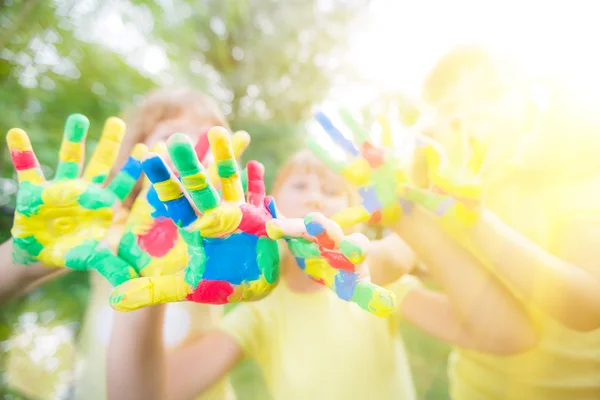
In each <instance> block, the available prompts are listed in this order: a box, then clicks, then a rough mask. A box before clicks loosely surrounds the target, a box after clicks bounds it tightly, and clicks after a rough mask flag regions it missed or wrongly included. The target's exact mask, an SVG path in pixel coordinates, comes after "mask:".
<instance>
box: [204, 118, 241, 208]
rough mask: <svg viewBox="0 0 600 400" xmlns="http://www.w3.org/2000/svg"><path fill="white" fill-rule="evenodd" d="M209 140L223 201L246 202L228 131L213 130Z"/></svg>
mask: <svg viewBox="0 0 600 400" xmlns="http://www.w3.org/2000/svg"><path fill="white" fill-rule="evenodd" d="M208 140H209V141H210V148H211V150H212V152H213V154H214V156H215V164H216V165H217V173H218V175H219V179H220V181H221V191H222V193H223V200H225V201H228V202H233V203H240V202H244V190H243V188H242V182H241V180H240V170H239V168H238V165H237V161H236V160H235V155H234V154H233V148H232V145H231V141H230V139H229V134H228V133H227V130H226V129H225V128H221V127H215V128H212V129H211V130H210V131H209V132H208Z"/></svg>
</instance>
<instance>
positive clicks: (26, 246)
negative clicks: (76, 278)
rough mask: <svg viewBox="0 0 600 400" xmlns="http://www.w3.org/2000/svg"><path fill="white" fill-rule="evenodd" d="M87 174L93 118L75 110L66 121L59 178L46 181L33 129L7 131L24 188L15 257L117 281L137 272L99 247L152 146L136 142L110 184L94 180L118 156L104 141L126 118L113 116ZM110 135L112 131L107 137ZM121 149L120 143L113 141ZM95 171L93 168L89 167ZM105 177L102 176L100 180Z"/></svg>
mask: <svg viewBox="0 0 600 400" xmlns="http://www.w3.org/2000/svg"><path fill="white" fill-rule="evenodd" d="M107 125H110V129H105V130H104V132H103V137H102V138H101V139H100V144H99V146H98V148H97V149H96V152H95V153H94V155H93V156H92V161H91V162H90V164H89V166H88V169H87V170H86V172H85V173H84V177H87V178H85V179H82V178H79V175H80V170H81V164H82V162H83V152H84V148H85V147H84V144H85V136H86V134H87V130H88V128H89V121H88V119H87V118H86V117H85V116H83V115H81V114H73V115H71V116H69V117H68V118H67V121H66V123H65V129H64V135H63V142H62V145H61V149H60V152H59V163H58V167H57V169H56V174H55V178H54V179H53V180H52V181H46V180H45V178H44V176H43V174H42V171H41V168H40V165H39V163H38V161H37V158H36V156H35V154H34V152H33V148H32V146H31V142H30V141H29V137H28V136H27V134H26V133H25V132H24V131H23V130H21V129H11V130H10V131H9V132H8V134H7V137H6V140H7V143H8V147H9V149H10V153H11V158H12V161H13V164H14V166H15V169H16V170H17V175H18V179H19V186H20V187H19V192H18V195H17V207H16V212H15V219H14V225H13V228H12V231H11V232H12V236H13V246H14V252H13V257H14V260H15V262H17V263H22V264H28V263H31V262H40V263H42V264H43V265H46V266H48V267H68V268H72V269H76V270H87V269H97V270H98V271H99V272H100V273H101V274H102V275H104V276H105V277H106V278H107V279H108V280H109V281H110V282H111V283H112V284H113V285H118V284H120V283H122V282H124V281H125V280H127V279H130V278H131V277H132V276H135V275H136V274H135V271H133V270H132V269H131V268H130V267H129V266H128V265H127V263H126V262H125V261H123V260H121V259H119V258H118V257H117V256H116V255H114V254H112V253H111V252H110V251H109V250H108V249H105V248H99V247H98V245H99V244H100V242H101V241H102V240H104V238H105V236H106V234H107V233H108V228H109V226H110V224H111V222H112V218H113V205H114V204H115V203H116V202H117V201H118V200H123V199H124V198H125V197H126V196H127V195H128V194H129V193H130V192H131V190H132V189H133V186H134V185H135V182H136V181H137V179H138V178H139V177H140V175H141V172H142V168H141V159H142V157H143V156H144V155H145V153H146V151H147V149H146V148H145V146H143V145H137V146H135V147H134V149H133V151H132V152H131V155H130V157H129V159H128V160H127V162H126V163H125V165H124V166H123V168H121V170H120V171H119V172H118V174H117V176H116V177H115V179H113V181H112V182H111V183H110V185H109V186H108V187H107V188H103V187H100V186H98V185H97V184H96V183H94V182H93V180H94V177H97V176H98V174H97V173H96V172H97V171H100V172H101V173H102V171H105V170H106V167H110V166H109V165H108V163H110V165H112V163H114V159H113V158H112V156H111V157H108V158H107V157H106V156H104V155H103V154H105V153H106V147H103V146H105V145H103V144H102V143H108V142H109V141H118V144H120V141H121V139H122V137H123V131H124V130H125V124H124V123H123V121H121V120H118V119H116V118H112V119H110V120H109V122H107ZM105 136H108V138H107V137H105ZM112 148H113V149H116V150H117V151H118V145H117V146H116V147H115V146H113V147H112ZM89 171H91V172H89ZM98 180H99V178H96V181H98Z"/></svg>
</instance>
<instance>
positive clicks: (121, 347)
mask: <svg viewBox="0 0 600 400" xmlns="http://www.w3.org/2000/svg"><path fill="white" fill-rule="evenodd" d="M163 317H164V305H157V306H153V307H147V308H145V309H142V310H137V311H133V312H128V313H122V312H118V313H116V315H115V320H114V325H113V331H112V335H111V340H110V344H109V348H108V356H107V385H108V398H109V399H130V400H136V399H143V400H149V399H167V398H168V399H189V398H193V397H194V396H196V395H198V394H199V393H201V392H203V391H204V390H206V389H208V388H209V387H210V386H211V385H212V384H213V383H215V382H217V381H218V380H219V379H221V378H222V377H223V376H225V375H226V374H227V372H228V371H229V370H230V369H231V368H233V367H234V366H235V365H236V364H237V363H238V362H239V360H240V359H241V358H242V349H241V347H240V346H239V345H238V343H237V342H236V341H235V340H234V339H233V338H232V337H231V336H229V335H227V334H226V333H224V332H221V331H212V332H210V333H208V334H207V335H205V336H203V337H202V338H200V339H197V340H194V341H192V342H188V343H186V344H184V345H182V346H179V347H178V348H176V349H174V350H172V351H169V352H166V351H165V348H164V346H163V338H162V326H163Z"/></svg>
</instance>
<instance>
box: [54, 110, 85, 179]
mask: <svg viewBox="0 0 600 400" xmlns="http://www.w3.org/2000/svg"><path fill="white" fill-rule="evenodd" d="M89 127H90V121H89V120H88V119H87V118H86V117H85V116H84V115H81V114H71V115H69V117H68V118H67V121H66V122H65V129H64V133H63V140H62V144H61V146H60V152H59V153H58V157H59V161H58V166H57V167H56V174H55V175H54V179H55V180H60V179H76V178H77V177H79V173H80V172H81V165H82V163H83V155H84V151H85V136H86V135H87V131H88V129H89Z"/></svg>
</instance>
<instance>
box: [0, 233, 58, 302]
mask: <svg viewBox="0 0 600 400" xmlns="http://www.w3.org/2000/svg"><path fill="white" fill-rule="evenodd" d="M61 272H62V270H61V269H58V268H47V267H44V266H42V265H40V264H38V263H35V264H29V265H21V264H15V263H14V262H13V261H12V239H9V240H7V241H6V242H4V243H2V244H1V245H0V303H4V302H5V301H8V300H10V299H11V298H13V297H15V296H17V295H20V294H23V293H26V292H27V291H29V290H31V289H33V288H34V287H36V286H38V285H39V284H40V283H42V282H45V281H46V280H48V279H50V278H53V277H55V276H57V275H58V274H60V273H61Z"/></svg>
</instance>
